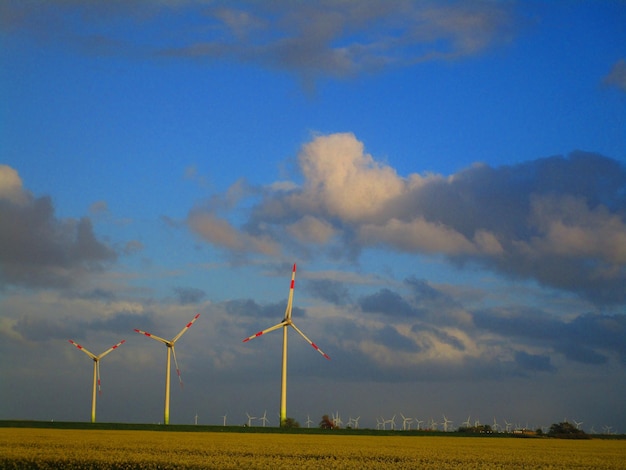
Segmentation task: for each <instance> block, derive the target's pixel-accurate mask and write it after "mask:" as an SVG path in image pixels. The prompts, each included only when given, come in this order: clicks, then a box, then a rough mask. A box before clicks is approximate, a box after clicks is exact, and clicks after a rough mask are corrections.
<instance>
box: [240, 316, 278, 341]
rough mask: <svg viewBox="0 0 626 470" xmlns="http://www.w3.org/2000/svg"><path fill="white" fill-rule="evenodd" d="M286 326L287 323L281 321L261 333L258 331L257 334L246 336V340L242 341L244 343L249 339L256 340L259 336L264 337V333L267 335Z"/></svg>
mask: <svg viewBox="0 0 626 470" xmlns="http://www.w3.org/2000/svg"><path fill="white" fill-rule="evenodd" d="M285 325H288V323H287V321H286V320H285V321H281V322H280V323H279V324H278V325H274V326H270V327H269V328H267V329H266V330H263V331H259V332H258V333H255V334H253V335H252V336H248V337H247V338H246V339H244V340H243V342H244V343H246V342H248V341H250V340H251V339H254V338H258V337H259V336H261V335H264V334H265V333H269V332H270V331H274V330H277V329H279V328H280V327H282V326H285Z"/></svg>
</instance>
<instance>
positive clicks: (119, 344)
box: [98, 339, 126, 359]
mask: <svg viewBox="0 0 626 470" xmlns="http://www.w3.org/2000/svg"><path fill="white" fill-rule="evenodd" d="M125 342H126V340H125V339H123V340H122V341H120V342H119V343H117V344H116V345H115V346H111V347H110V348H109V349H107V350H106V351H104V352H103V353H102V354H100V355H99V356H98V359H102V358H103V357H104V356H106V355H107V354H109V353H110V352H111V351H113V350H114V349H117V348H118V347H120V346H121V345H122V344H124V343H125Z"/></svg>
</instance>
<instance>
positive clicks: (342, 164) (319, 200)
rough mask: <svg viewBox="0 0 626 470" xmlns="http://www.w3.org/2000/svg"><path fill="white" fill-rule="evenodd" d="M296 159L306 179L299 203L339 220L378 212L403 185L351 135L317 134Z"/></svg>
mask: <svg viewBox="0 0 626 470" xmlns="http://www.w3.org/2000/svg"><path fill="white" fill-rule="evenodd" d="M298 161H299V164H300V169H301V171H302V174H303V176H304V178H305V183H304V187H303V191H302V194H301V196H300V197H299V198H298V204H299V205H300V206H309V207H311V206H318V208H319V210H322V211H324V213H326V214H328V215H330V216H331V217H332V216H338V217H340V218H341V219H342V220H346V221H350V222H353V221H362V220H367V219H369V218H371V217H372V216H375V215H377V214H378V213H379V212H380V211H381V209H382V208H383V207H384V205H385V203H386V202H387V201H389V200H390V199H392V198H394V197H397V196H398V195H400V194H401V193H402V191H403V190H404V188H405V182H404V181H403V180H402V179H401V178H399V177H398V175H397V174H396V172H395V170H394V169H393V168H391V167H389V166H387V165H384V164H381V163H378V162H376V161H375V160H374V159H373V158H372V156H371V155H368V154H365V153H364V146H363V143H362V142H359V141H358V140H357V139H356V137H355V136H354V135H353V134H349V133H346V134H331V135H327V136H318V137H316V138H315V139H313V141H312V142H310V143H308V144H305V145H304V146H303V147H302V150H301V152H300V155H299V158H298Z"/></svg>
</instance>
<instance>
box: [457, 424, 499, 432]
mask: <svg viewBox="0 0 626 470" xmlns="http://www.w3.org/2000/svg"><path fill="white" fill-rule="evenodd" d="M457 432H461V433H468V434H491V433H492V432H493V431H492V429H491V426H490V425H489V424H479V425H478V426H469V427H467V426H461V427H460V428H458V429H457Z"/></svg>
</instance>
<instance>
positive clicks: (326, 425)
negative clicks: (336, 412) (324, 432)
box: [320, 415, 335, 429]
mask: <svg viewBox="0 0 626 470" xmlns="http://www.w3.org/2000/svg"><path fill="white" fill-rule="evenodd" d="M320 428H322V429H335V423H333V422H332V420H331V419H330V418H329V417H328V415H324V416H322V420H321V421H320Z"/></svg>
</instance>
